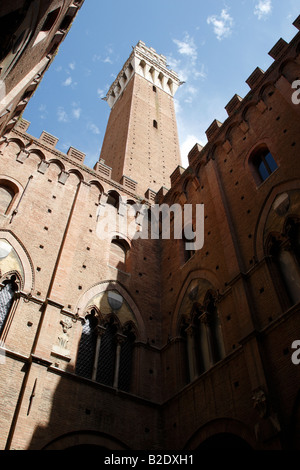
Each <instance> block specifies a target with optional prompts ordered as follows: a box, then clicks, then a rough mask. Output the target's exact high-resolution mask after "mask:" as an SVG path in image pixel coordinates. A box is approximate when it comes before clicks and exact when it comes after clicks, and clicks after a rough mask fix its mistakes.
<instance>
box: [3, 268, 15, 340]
mask: <svg viewBox="0 0 300 470" xmlns="http://www.w3.org/2000/svg"><path fill="white" fill-rule="evenodd" d="M17 290H18V285H17V283H16V276H15V275H12V276H11V278H10V279H9V280H5V281H4V282H3V283H2V286H1V290H0V334H1V333H2V331H3V328H4V326H5V323H6V320H7V317H8V314H9V312H10V310H11V307H12V304H13V301H14V296H15V292H17Z"/></svg>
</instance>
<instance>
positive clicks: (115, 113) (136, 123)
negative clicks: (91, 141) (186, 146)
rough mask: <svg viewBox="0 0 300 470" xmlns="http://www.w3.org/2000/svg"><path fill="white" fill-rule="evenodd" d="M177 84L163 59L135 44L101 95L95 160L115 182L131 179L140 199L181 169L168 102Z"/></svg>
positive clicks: (174, 125) (173, 74) (168, 183)
mask: <svg viewBox="0 0 300 470" xmlns="http://www.w3.org/2000/svg"><path fill="white" fill-rule="evenodd" d="M179 86H180V81H179V78H178V75H177V74H176V73H175V72H173V71H172V70H169V69H168V68H167V64H166V58H165V57H164V56H162V55H159V54H157V52H156V51H155V50H154V49H153V48H147V47H146V46H145V44H144V43H143V42H142V41H139V42H138V44H137V45H136V47H134V48H133V51H132V53H131V55H130V57H129V59H128V60H127V62H126V63H125V64H124V66H123V68H122V70H121V72H120V73H119V75H118V76H117V78H116V80H115V81H114V83H113V84H112V85H111V87H110V89H109V91H108V93H107V95H106V98H105V100H106V101H107V103H108V104H109V106H110V108H111V113H110V117H109V121H108V125H107V129H106V133H105V137H104V141H103V146H102V150H101V155H100V161H105V164H106V165H108V166H109V167H111V168H112V178H113V179H114V180H115V181H118V182H123V178H124V177H125V178H127V179H128V178H129V179H132V180H134V181H135V182H136V183H137V192H138V194H140V195H144V193H145V192H146V191H147V190H148V189H149V188H150V189H151V190H153V191H155V192H156V191H158V190H159V189H160V188H161V187H162V186H166V187H168V188H169V187H170V179H169V175H170V174H171V173H172V172H173V171H174V169H175V168H176V167H177V166H178V165H180V162H181V158H180V150H179V141H178V133H177V123H176V117H175V109H174V101H173V96H174V94H175V92H176V90H177V89H178V87H179Z"/></svg>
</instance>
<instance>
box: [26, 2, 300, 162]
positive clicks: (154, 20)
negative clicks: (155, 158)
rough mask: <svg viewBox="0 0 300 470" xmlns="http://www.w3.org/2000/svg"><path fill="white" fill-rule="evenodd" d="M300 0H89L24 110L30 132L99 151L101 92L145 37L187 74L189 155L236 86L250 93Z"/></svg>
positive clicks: (181, 130)
mask: <svg viewBox="0 0 300 470" xmlns="http://www.w3.org/2000/svg"><path fill="white" fill-rule="evenodd" d="M299 7H300V2H299V0H284V1H282V0H227V1H223V0H210V1H204V0H185V1H182V0H180V1H179V0H159V1H158V0H151V1H149V2H148V1H143V0H139V1H137V0H128V1H127V2H124V1H120V0H115V1H114V2H103V1H101V0H85V2H84V4H83V7H82V8H81V10H80V12H79V14H78V16H77V18H76V20H75V21H74V23H73V26H72V28H71V30H70V32H69V34H68V36H67V37H66V39H65V41H64V42H63V43H62V45H61V47H60V49H59V53H58V55H57V56H56V58H55V60H54V62H53V63H52V65H51V67H50V69H49V70H48V71H47V73H46V75H45V76H44V78H43V80H42V82H41V84H40V85H39V87H38V89H37V91H36V93H35V95H34V97H33V98H32V99H31V101H30V103H29V105H28V106H27V108H26V110H25V112H24V115H23V117H24V118H25V119H27V120H28V121H30V122H31V125H30V128H29V131H28V132H29V133H30V134H31V135H33V136H34V137H39V136H40V134H41V132H42V131H43V130H45V131H47V132H49V133H50V134H53V135H55V136H56V137H57V138H59V142H58V144H57V148H58V149H59V150H60V151H62V152H67V150H68V149H69V147H70V146H72V147H75V148H77V149H78V150H81V151H82V152H84V153H85V154H86V159H85V164H86V165H87V166H89V167H91V168H92V167H93V166H94V165H95V163H96V162H97V161H98V158H99V154H100V149H101V146H102V141H103V137H104V134H105V130H106V125H107V121H108V117H109V112H110V109H109V106H108V104H107V103H106V102H105V101H103V100H101V98H102V97H104V96H105V95H106V92H107V91H108V88H109V86H110V85H111V83H112V82H113V81H114V79H115V77H116V76H117V74H118V73H119V71H120V70H121V68H122V66H123V64H124V63H125V61H126V60H127V58H128V57H129V55H130V53H131V50H132V46H135V45H136V44H137V42H138V41H139V40H142V41H144V42H145V43H146V45H147V46H148V47H153V48H154V49H156V51H157V52H158V53H159V54H163V55H164V56H166V57H167V63H168V65H169V67H170V69H173V70H175V71H176V72H177V73H178V74H179V77H180V79H181V80H182V81H184V82H185V84H184V85H182V86H181V87H180V88H179V90H178V91H177V93H176V95H175V107H176V116H177V124H178V134H179V141H180V147H181V156H182V164H183V166H184V167H186V166H187V153H188V151H189V150H190V149H191V148H192V147H193V146H194V144H195V143H196V142H198V143H200V144H202V145H204V144H205V143H206V135H205V131H206V129H207V128H208V127H209V125H210V124H211V123H212V121H213V120H214V119H218V120H220V121H221V122H222V121H224V120H225V119H226V117H227V114H226V111H225V109H224V107H225V106H226V104H227V103H228V102H229V100H230V99H231V98H232V97H233V95H234V94H235V93H237V94H239V95H240V96H241V97H244V96H245V95H246V94H247V93H248V92H249V88H248V86H247V85H246V83H245V80H246V79H247V78H248V77H249V76H250V74H251V73H252V71H253V70H254V69H255V68H256V67H257V66H258V67H260V68H262V69H263V70H266V69H267V68H268V67H269V66H270V65H271V63H272V62H273V59H272V58H271V57H270V56H269V55H268V52H269V51H270V49H271V48H272V47H273V45H274V44H275V43H276V42H277V40H278V39H279V38H280V37H282V38H283V39H285V40H286V41H287V42H289V41H290V40H291V39H292V37H293V36H294V35H295V34H296V33H297V30H296V28H295V27H294V26H293V25H292V23H293V21H294V20H295V19H296V17H297V16H298V14H299V13H300V8H299Z"/></svg>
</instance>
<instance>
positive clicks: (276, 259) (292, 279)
mask: <svg viewBox="0 0 300 470" xmlns="http://www.w3.org/2000/svg"><path fill="white" fill-rule="evenodd" d="M266 250H267V254H268V255H269V257H270V260H271V265H270V267H271V271H272V274H273V279H274V281H275V284H277V285H276V288H277V287H278V289H279V292H281V293H282V296H283V298H284V297H285V298H287V299H288V304H289V305H290V306H291V305H295V304H296V303H298V302H299V301H300V220H299V219H296V218H288V219H287V220H286V223H285V225H284V231H283V233H277V232H273V233H270V234H269V236H268V239H267V247H266ZM287 306H288V305H287Z"/></svg>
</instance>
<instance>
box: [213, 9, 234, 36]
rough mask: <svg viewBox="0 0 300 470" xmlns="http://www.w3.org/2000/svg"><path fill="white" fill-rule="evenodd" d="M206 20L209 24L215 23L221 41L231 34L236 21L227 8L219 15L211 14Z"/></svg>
mask: <svg viewBox="0 0 300 470" xmlns="http://www.w3.org/2000/svg"><path fill="white" fill-rule="evenodd" d="M206 21H207V24H212V25H213V27H214V33H215V34H216V36H217V39H218V40H219V41H222V39H224V38H227V37H228V36H230V35H231V33H232V28H233V24H234V21H233V18H232V17H231V16H230V14H229V13H228V11H227V10H226V9H225V8H224V9H223V10H222V11H221V14H220V15H219V16H218V15H211V16H209V17H208V18H207V20H206Z"/></svg>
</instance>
